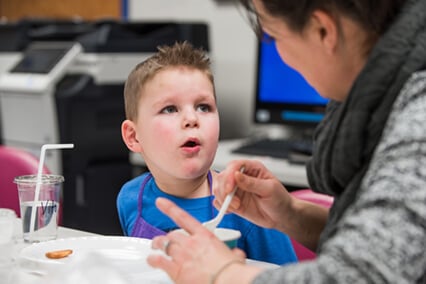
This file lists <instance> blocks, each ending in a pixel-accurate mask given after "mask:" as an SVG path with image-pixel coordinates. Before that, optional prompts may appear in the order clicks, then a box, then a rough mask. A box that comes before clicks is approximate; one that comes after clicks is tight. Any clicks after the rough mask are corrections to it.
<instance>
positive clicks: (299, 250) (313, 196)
mask: <svg viewBox="0 0 426 284" xmlns="http://www.w3.org/2000/svg"><path fill="white" fill-rule="evenodd" d="M290 194H291V195H293V196H294V197H296V198H299V199H302V200H306V201H309V202H312V203H316V204H318V205H322V206H324V207H327V208H330V207H331V205H332V204H333V200H334V198H333V197H332V196H329V195H326V194H321V193H316V192H313V191H312V190H310V189H300V190H296V191H292V192H290ZM291 242H292V244H293V248H294V251H295V252H296V256H297V258H298V259H299V261H304V260H310V259H314V258H315V257H316V255H315V253H314V252H313V251H311V250H310V249H308V248H306V247H304V246H303V245H301V244H300V243H298V242H297V241H295V240H293V239H291Z"/></svg>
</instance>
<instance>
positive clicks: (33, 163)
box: [0, 145, 50, 217]
mask: <svg viewBox="0 0 426 284" xmlns="http://www.w3.org/2000/svg"><path fill="white" fill-rule="evenodd" d="M0 165H1V170H0V208H9V209H12V210H15V212H16V215H17V216H18V217H19V216H20V215H21V214H20V208H19V197H18V189H17V186H16V184H15V183H14V182H13V179H14V178H15V177H16V176H20V175H29V174H37V171H38V158H36V157H35V156H33V155H32V154H30V153H29V152H26V151H24V150H22V149H18V148H14V147H10V146H2V145H0ZM43 173H46V174H48V173H50V172H49V170H48V169H47V167H44V168H43Z"/></svg>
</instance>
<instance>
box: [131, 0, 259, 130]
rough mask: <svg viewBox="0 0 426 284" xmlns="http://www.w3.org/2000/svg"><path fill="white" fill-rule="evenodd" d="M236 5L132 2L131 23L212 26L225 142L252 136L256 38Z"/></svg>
mask: <svg viewBox="0 0 426 284" xmlns="http://www.w3.org/2000/svg"><path fill="white" fill-rule="evenodd" d="M235 2H236V1H214V0H129V20H135V21H136V20H137V21H169V20H172V21H204V22H206V23H208V25H209V32H210V48H211V54H210V57H211V59H212V61H213V71H214V75H215V83H216V93H217V98H218V107H219V111H220V117H221V138H235V137H241V136H246V135H248V134H250V133H251V132H252V129H253V123H252V115H251V112H252V104H253V96H254V88H255V81H254V79H255V66H256V48H257V47H256V37H255V34H254V32H253V31H252V29H251V27H250V25H249V23H248V22H247V19H246V15H245V10H244V9H243V8H241V7H240V6H236V4H235Z"/></svg>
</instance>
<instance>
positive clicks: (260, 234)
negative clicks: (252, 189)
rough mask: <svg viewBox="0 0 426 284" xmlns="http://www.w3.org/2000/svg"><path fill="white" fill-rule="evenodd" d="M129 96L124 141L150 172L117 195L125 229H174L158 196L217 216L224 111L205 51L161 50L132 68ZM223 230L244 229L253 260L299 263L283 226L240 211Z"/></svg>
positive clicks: (135, 232) (131, 232) (147, 233)
mask: <svg viewBox="0 0 426 284" xmlns="http://www.w3.org/2000/svg"><path fill="white" fill-rule="evenodd" d="M124 99H125V109H126V117H127V119H126V120H125V121H124V122H123V124H122V127H121V132H122V137H123V140H124V142H125V143H126V145H127V147H128V148H129V149H130V150H131V151H133V152H137V153H140V154H141V155H142V157H143V159H144V161H145V163H146V165H147V167H148V169H149V172H147V173H144V174H142V175H140V176H138V177H136V178H134V179H133V180H131V181H129V182H127V183H126V184H125V185H124V186H123V187H122V189H121V191H120V193H119V195H118V198H117V208H118V214H119V218H120V223H121V226H122V228H123V231H124V234H125V235H127V236H133V237H141V238H149V239H151V238H153V237H154V236H158V235H161V234H165V233H166V232H168V231H170V230H174V229H176V225H175V223H174V222H173V221H171V220H170V219H169V218H168V217H167V216H166V215H164V214H162V213H161V212H160V211H159V210H158V209H157V208H156V206H155V200H156V199H157V198H158V197H166V198H168V199H170V200H172V201H174V202H175V203H177V204H178V205H179V206H180V207H182V208H184V209H185V210H186V211H188V212H189V213H190V214H191V215H193V216H194V217H195V218H197V219H198V220H199V221H200V222H205V221H208V220H210V219H212V218H214V217H215V216H216V215H217V213H218V211H217V210H216V209H215V208H214V206H213V205H212V201H213V196H212V183H213V182H214V180H215V176H216V173H215V172H214V171H212V170H210V167H211V165H212V163H213V160H214V156H215V153H216V150H217V146H218V141H219V114H218V110H217V105H216V96H215V90H214V80H213V75H212V72H211V69H210V59H209V58H208V56H207V54H206V53H205V52H204V51H203V50H201V49H195V48H193V47H192V45H191V44H189V43H187V42H184V43H176V44H175V45H173V46H163V47H159V48H158V52H157V53H156V54H155V55H153V56H152V57H150V58H148V59H147V60H145V61H144V62H142V63H140V64H138V65H137V66H136V67H135V69H134V70H133V71H132V72H131V73H130V75H129V77H128V79H127V81H126V84H125V88H124ZM218 227H223V228H231V229H236V230H239V231H240V232H241V235H242V236H241V238H240V239H239V241H238V247H239V248H240V249H242V250H244V251H245V253H246V254H247V257H248V258H250V259H255V260H260V261H267V262H271V263H276V264H284V263H288V262H294V261H296V256H295V253H294V250H293V247H292V245H291V242H290V240H289V238H288V237H287V236H285V235H283V234H282V233H280V232H278V231H275V230H270V229H264V228H261V227H259V226H257V225H255V224H252V223H250V222H248V221H247V220H245V219H243V218H241V217H239V216H237V215H235V214H227V215H225V217H224V218H223V220H222V222H221V223H220V224H219V226H218ZM271 244H273V245H271Z"/></svg>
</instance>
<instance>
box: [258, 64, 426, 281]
mask: <svg viewBox="0 0 426 284" xmlns="http://www.w3.org/2000/svg"><path fill="white" fill-rule="evenodd" d="M425 121H426V72H422V73H417V74H415V75H413V77H412V78H411V79H410V80H409V82H407V84H406V85H405V87H404V89H403V90H402V91H401V94H400V95H399V97H398V99H397V100H396V102H395V104H394V106H393V109H392V113H391V115H390V117H389V119H388V121H387V124H386V127H385V129H384V133H383V136H382V139H381V142H380V143H379V144H378V146H377V149H376V151H375V154H374V156H373V159H372V161H371V163H370V166H369V169H368V171H367V173H366V175H365V176H364V178H363V180H362V184H361V188H360V189H359V192H358V195H357V198H356V200H354V202H353V204H352V205H351V207H349V208H348V209H347V210H346V212H345V214H344V215H343V216H342V218H341V219H340V221H339V230H338V231H337V233H336V234H335V235H333V236H332V237H331V238H329V239H328V240H327V241H325V242H324V244H323V246H322V247H321V253H320V254H319V255H318V257H317V259H316V260H315V261H312V262H305V263H300V264H297V265H288V266H283V267H281V268H280V269H276V270H271V271H265V272H263V273H261V274H260V275H258V277H257V278H256V279H255V280H254V283H256V284H261V283H426V253H425V248H426V123H425Z"/></svg>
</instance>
